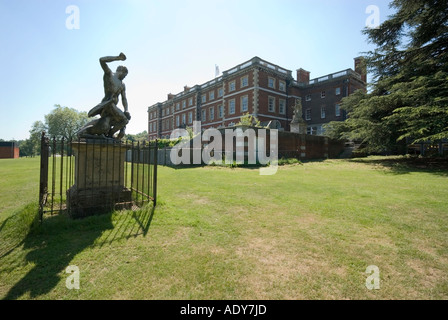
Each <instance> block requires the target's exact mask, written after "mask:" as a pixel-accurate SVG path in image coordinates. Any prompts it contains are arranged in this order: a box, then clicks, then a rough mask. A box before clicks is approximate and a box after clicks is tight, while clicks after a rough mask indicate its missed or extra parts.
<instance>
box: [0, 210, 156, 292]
mask: <svg viewBox="0 0 448 320" xmlns="http://www.w3.org/2000/svg"><path fill="white" fill-rule="evenodd" d="M153 215H154V207H152V206H151V207H149V206H148V207H144V208H142V209H140V210H138V211H124V212H115V213H109V214H102V215H98V216H92V217H88V218H85V219H80V220H71V219H70V218H68V217H67V216H65V215H63V214H61V215H58V216H51V217H47V218H45V219H44V221H43V223H42V225H41V226H39V227H37V228H35V229H34V230H32V231H31V232H29V233H28V234H27V235H26V237H25V239H24V240H23V241H22V242H21V243H23V248H22V250H25V251H29V252H28V253H27V254H26V257H25V259H26V263H24V264H25V265H26V264H32V265H33V268H32V269H31V270H30V271H29V272H28V273H27V274H26V275H25V276H23V278H22V279H20V280H19V281H18V282H17V283H16V284H15V285H14V286H13V287H12V288H11V289H10V290H9V292H8V293H7V294H6V296H5V297H4V299H5V300H13V299H18V298H20V297H22V296H23V295H24V294H26V293H29V295H30V298H37V297H39V296H41V295H44V294H47V293H49V292H50V291H51V290H52V289H53V288H55V287H56V286H57V285H58V284H59V285H60V283H61V276H60V274H61V273H63V272H64V271H65V269H66V268H67V267H68V266H69V265H70V262H71V261H72V260H73V258H74V257H75V256H76V255H77V254H79V253H81V252H82V251H83V250H85V249H87V248H89V247H95V246H98V245H99V246H102V245H104V244H105V243H112V242H114V241H117V240H120V239H128V238H130V237H136V236H138V235H143V236H146V235H147V233H148V231H149V227H150V225H151V222H152V218H153ZM16 247H17V246H16ZM4 256H5V255H3V257H4ZM3 257H1V258H3ZM1 258H0V259H1ZM67 276H68V274H67Z"/></svg>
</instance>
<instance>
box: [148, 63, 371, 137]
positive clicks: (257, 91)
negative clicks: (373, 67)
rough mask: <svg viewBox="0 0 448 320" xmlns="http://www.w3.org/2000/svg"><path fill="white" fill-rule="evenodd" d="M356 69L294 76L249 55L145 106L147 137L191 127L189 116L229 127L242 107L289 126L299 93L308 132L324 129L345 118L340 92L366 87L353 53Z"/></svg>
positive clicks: (264, 121)
mask: <svg viewBox="0 0 448 320" xmlns="http://www.w3.org/2000/svg"><path fill="white" fill-rule="evenodd" d="M355 70H356V71H353V70H352V69H346V70H343V71H340V72H336V73H333V74H329V75H326V76H323V77H320V78H317V79H312V80H310V79H309V78H310V72H308V71H306V70H304V69H298V70H297V77H296V78H297V80H294V78H293V76H292V72H291V71H290V70H287V69H284V68H282V67H280V66H277V65H274V64H272V63H270V62H267V61H264V60H262V59H260V58H258V57H254V58H252V59H251V60H249V61H246V62H244V63H242V64H240V65H238V66H236V67H234V68H232V69H230V70H227V71H224V72H223V74H222V76H220V77H218V78H215V79H213V80H210V81H208V82H206V83H204V84H202V85H196V86H194V87H191V88H190V87H187V86H185V87H184V90H183V92H181V93H178V94H176V95H174V94H168V98H167V100H166V101H164V102H162V103H156V104H154V105H152V106H150V107H148V133H149V139H150V140H153V139H156V138H169V136H170V134H171V132H172V130H174V129H176V128H185V127H191V126H192V124H193V121H201V124H202V129H204V130H205V129H208V128H224V127H231V126H234V125H236V124H237V123H238V122H239V121H240V118H241V116H243V115H244V114H246V113H249V114H251V115H253V116H256V117H257V118H258V120H260V121H261V123H262V124H264V125H267V124H270V127H271V128H278V129H279V130H280V131H289V130H290V127H289V124H290V122H291V120H292V117H293V112H294V110H293V107H294V105H295V100H296V99H298V98H299V99H301V100H302V111H303V114H302V117H303V119H304V120H305V121H306V123H307V127H308V128H307V129H308V130H307V133H308V134H311V135H323V133H324V132H323V129H322V125H323V124H325V123H328V122H330V121H343V120H345V119H346V115H345V114H344V113H343V111H342V110H340V109H339V103H340V101H341V100H342V98H343V97H346V96H348V95H350V94H352V93H353V92H354V91H356V90H358V89H363V90H365V89H366V72H365V68H364V67H363V63H362V58H355Z"/></svg>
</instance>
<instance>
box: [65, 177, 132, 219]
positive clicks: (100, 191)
mask: <svg viewBox="0 0 448 320" xmlns="http://www.w3.org/2000/svg"><path fill="white" fill-rule="evenodd" d="M67 205H68V213H69V215H70V217H71V218H74V219H76V218H84V217H88V216H92V215H97V214H103V213H107V212H111V211H113V210H114V209H130V208H131V207H132V196H131V190H129V189H127V188H123V187H115V188H113V189H111V188H95V189H84V190H77V188H76V185H75V186H73V187H71V188H70V189H69V190H67Z"/></svg>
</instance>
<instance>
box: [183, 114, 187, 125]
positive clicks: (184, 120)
mask: <svg viewBox="0 0 448 320" xmlns="http://www.w3.org/2000/svg"><path fill="white" fill-rule="evenodd" d="M185 124H187V114H186V113H182V125H185Z"/></svg>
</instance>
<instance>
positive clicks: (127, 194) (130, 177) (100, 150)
mask: <svg viewBox="0 0 448 320" xmlns="http://www.w3.org/2000/svg"><path fill="white" fill-rule="evenodd" d="M149 202H153V205H154V206H155V205H156V203H157V142H156V143H151V144H149V143H147V142H143V143H140V142H137V143H134V142H132V143H129V142H126V143H123V142H116V141H108V140H95V139H87V140H86V139H77V140H66V139H63V138H62V139H56V138H51V139H50V138H49V137H47V136H46V135H45V133H42V138H41V163H40V185H39V218H40V220H41V221H42V219H43V215H44V214H58V213H63V212H66V213H68V214H69V215H70V216H72V217H82V216H86V215H91V214H95V213H96V212H98V213H99V212H100V211H101V210H104V209H106V210H114V209H121V208H135V207H136V206H137V207H139V206H143V205H144V204H145V203H149Z"/></svg>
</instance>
